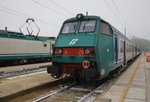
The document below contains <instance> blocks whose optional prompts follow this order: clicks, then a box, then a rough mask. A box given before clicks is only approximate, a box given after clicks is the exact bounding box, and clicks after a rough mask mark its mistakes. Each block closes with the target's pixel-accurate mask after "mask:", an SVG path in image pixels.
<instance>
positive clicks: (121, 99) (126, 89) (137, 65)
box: [119, 56, 141, 102]
mask: <svg viewBox="0 0 150 102" xmlns="http://www.w3.org/2000/svg"><path fill="white" fill-rule="evenodd" d="M140 60H141V56H140ZM135 67H136V68H135V70H134V72H133V74H132V76H131V78H130V79H129V81H128V83H127V84H126V85H125V88H124V89H123V91H122V93H121V95H120V98H119V102H124V98H125V96H126V95H127V93H128V90H129V88H130V86H131V85H132V81H133V79H134V77H135V74H136V72H137V69H138V68H139V60H138V64H136V66H135Z"/></svg>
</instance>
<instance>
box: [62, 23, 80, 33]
mask: <svg viewBox="0 0 150 102" xmlns="http://www.w3.org/2000/svg"><path fill="white" fill-rule="evenodd" d="M76 29H77V22H70V23H65V24H64V26H63V28H62V32H61V33H62V34H68V33H75V31H76Z"/></svg>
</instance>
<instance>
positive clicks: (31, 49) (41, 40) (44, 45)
mask: <svg viewBox="0 0 150 102" xmlns="http://www.w3.org/2000/svg"><path fill="white" fill-rule="evenodd" d="M28 20H33V19H27V21H28ZM33 21H34V20H33ZM30 23H31V22H30ZM54 43H55V37H42V36H34V35H32V34H28V35H24V34H23V33H22V32H12V31H7V29H5V30H0V66H7V65H18V64H25V63H37V62H47V61H51V56H52V53H53V49H52V47H53V46H54Z"/></svg>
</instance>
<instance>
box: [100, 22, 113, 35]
mask: <svg viewBox="0 0 150 102" xmlns="http://www.w3.org/2000/svg"><path fill="white" fill-rule="evenodd" d="M101 32H102V33H103V34H107V35H112V29H111V27H110V26H109V24H107V23H105V22H104V21H101Z"/></svg>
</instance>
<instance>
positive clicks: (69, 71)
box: [47, 14, 140, 80]
mask: <svg viewBox="0 0 150 102" xmlns="http://www.w3.org/2000/svg"><path fill="white" fill-rule="evenodd" d="M139 51H140V50H139V49H138V48H137V47H136V45H134V44H133V43H132V42H131V41H130V40H129V39H128V38H127V37H125V36H124V35H123V34H122V33H121V32H119V31H118V30H117V29H115V28H114V27H113V26H111V25H110V24H109V23H108V22H106V21H104V20H103V19H101V18H100V17H98V16H84V15H82V14H78V15H77V16H76V17H74V18H71V19H68V20H66V21H65V22H64V23H63V25H62V28H61V30H60V33H59V35H58V37H57V40H56V42H55V46H54V53H53V57H52V66H50V67H48V69H47V71H48V73H50V74H51V75H52V76H53V77H55V78H60V77H64V76H66V75H71V76H73V77H75V78H81V79H85V80H93V79H94V80H101V79H103V78H104V77H107V76H108V75H109V74H110V73H111V72H114V71H120V70H122V69H123V68H125V66H126V65H127V64H128V63H129V62H130V61H132V60H133V59H135V57H136V56H137V55H139V54H140V52H139Z"/></svg>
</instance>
